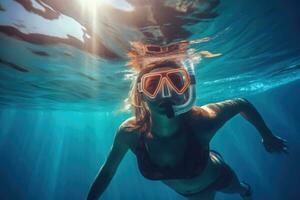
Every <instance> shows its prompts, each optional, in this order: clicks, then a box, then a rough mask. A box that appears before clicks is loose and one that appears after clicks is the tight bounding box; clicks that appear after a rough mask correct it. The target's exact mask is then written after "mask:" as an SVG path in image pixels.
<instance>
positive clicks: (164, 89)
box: [162, 78, 171, 98]
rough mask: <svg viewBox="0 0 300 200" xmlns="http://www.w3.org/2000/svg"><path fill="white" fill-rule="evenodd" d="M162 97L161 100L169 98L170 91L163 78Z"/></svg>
mask: <svg viewBox="0 0 300 200" xmlns="http://www.w3.org/2000/svg"><path fill="white" fill-rule="evenodd" d="M162 97H163V98H166V97H171V92H170V89H169V87H168V83H167V80H166V79H165V78H164V80H163V82H162Z"/></svg>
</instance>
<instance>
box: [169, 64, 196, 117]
mask: <svg viewBox="0 0 300 200" xmlns="http://www.w3.org/2000/svg"><path fill="white" fill-rule="evenodd" d="M182 65H183V66H184V67H185V68H186V70H187V71H188V73H189V75H190V78H191V83H190V86H189V88H188V94H189V98H188V100H187V101H186V102H185V103H184V104H181V105H172V108H173V113H174V116H178V115H180V114H183V113H186V112H188V111H189V110H190V109H192V107H193V105H194V104H195V101H196V78H195V70H194V64H193V63H192V62H191V61H190V60H188V59H186V60H184V61H182ZM174 116H173V117H174ZM168 117H169V116H168Z"/></svg>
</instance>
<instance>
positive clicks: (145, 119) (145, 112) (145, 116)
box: [128, 60, 182, 133]
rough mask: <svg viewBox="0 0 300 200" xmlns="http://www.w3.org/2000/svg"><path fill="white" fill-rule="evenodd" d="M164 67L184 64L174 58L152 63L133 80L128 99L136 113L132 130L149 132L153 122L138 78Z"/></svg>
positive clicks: (178, 66) (175, 66) (177, 66)
mask: <svg viewBox="0 0 300 200" xmlns="http://www.w3.org/2000/svg"><path fill="white" fill-rule="evenodd" d="M163 67H174V68H180V67H182V65H181V63H179V62H176V61H173V60H166V61H160V62H154V63H151V64H149V65H148V66H147V67H145V68H144V69H142V70H141V71H140V72H139V74H138V77H137V79H135V80H133V82H132V83H131V90H130V92H129V98H128V100H129V104H130V106H131V108H132V109H133V113H134V115H135V124H134V127H133V128H132V130H134V131H138V132H144V133H149V131H150V127H151V123H152V122H151V117H150V111H149V107H148V105H147V103H146V102H145V101H144V100H143V98H142V95H141V94H140V93H139V92H138V89H137V82H138V79H140V78H141V76H142V75H143V74H146V73H149V72H150V71H152V70H154V69H157V68H163Z"/></svg>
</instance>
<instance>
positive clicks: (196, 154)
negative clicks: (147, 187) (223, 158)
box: [136, 131, 209, 180]
mask: <svg viewBox="0 0 300 200" xmlns="http://www.w3.org/2000/svg"><path fill="white" fill-rule="evenodd" d="M185 134H188V135H187V144H186V148H185V149H184V151H185V152H184V157H183V160H181V161H180V162H179V163H178V164H177V165H176V166H172V167H170V166H164V167H162V166H158V165H156V164H155V163H153V162H151V159H150V156H149V154H148V151H147V149H146V146H145V134H144V133H140V135H139V142H138V145H137V148H136V156H137V161H138V167H139V170H140V172H141V174H142V175H143V176H144V177H145V178H147V179H151V180H163V179H188V178H193V177H195V176H198V175H200V174H201V172H202V171H203V170H204V168H205V166H206V164H207V162H208V157H209V148H207V147H206V148H204V147H203V145H201V144H200V143H199V142H198V139H197V138H196V137H195V136H194V134H193V132H191V131H188V132H186V131H185Z"/></svg>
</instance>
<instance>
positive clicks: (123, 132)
mask: <svg viewBox="0 0 300 200" xmlns="http://www.w3.org/2000/svg"><path fill="white" fill-rule="evenodd" d="M135 122H136V120H135V117H130V118H128V119H126V120H124V121H123V122H122V123H121V124H120V126H119V128H118V130H117V133H116V136H115V138H118V140H122V141H124V142H126V143H127V144H130V143H132V141H133V140H134V139H135V138H136V136H137V134H136V131H135V129H134V128H135V127H136V125H135V124H136V123H135Z"/></svg>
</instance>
